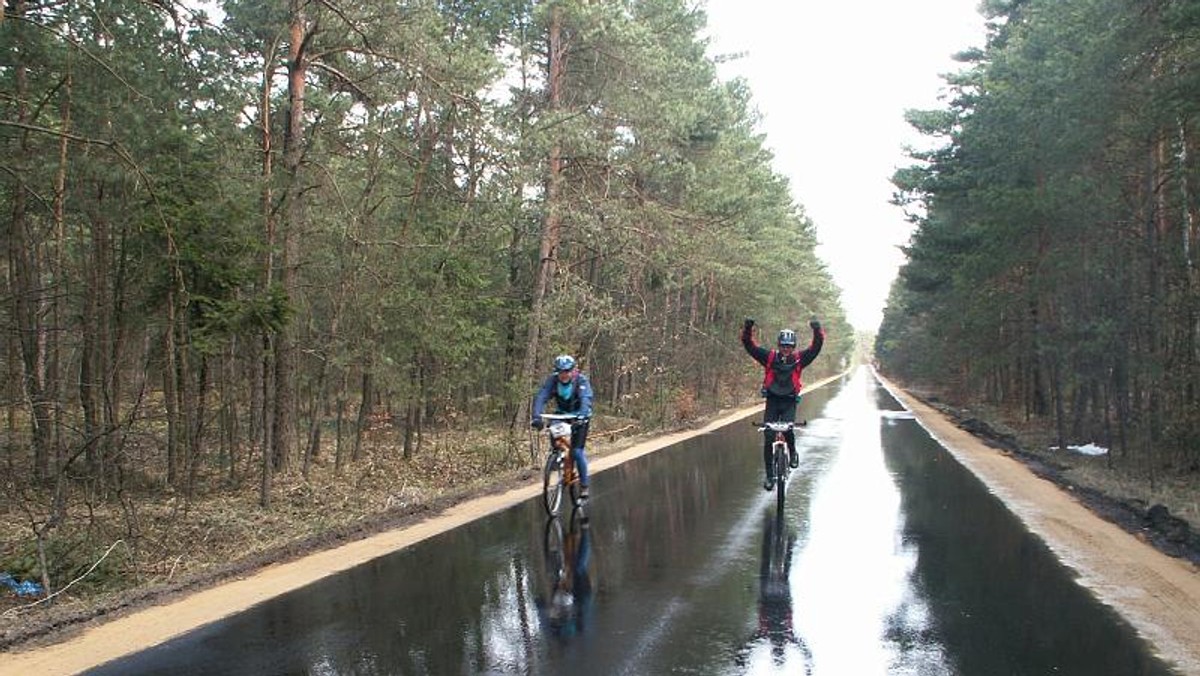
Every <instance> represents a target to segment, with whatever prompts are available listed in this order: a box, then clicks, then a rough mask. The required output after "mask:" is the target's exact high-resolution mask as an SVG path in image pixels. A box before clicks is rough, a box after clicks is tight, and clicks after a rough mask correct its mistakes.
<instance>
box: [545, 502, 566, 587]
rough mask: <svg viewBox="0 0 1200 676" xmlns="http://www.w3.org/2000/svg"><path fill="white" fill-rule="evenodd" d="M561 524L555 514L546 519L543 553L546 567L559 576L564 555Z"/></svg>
mask: <svg viewBox="0 0 1200 676" xmlns="http://www.w3.org/2000/svg"><path fill="white" fill-rule="evenodd" d="M564 541H565V538H564V537H563V525H562V522H561V521H559V519H558V517H557V516H552V517H550V518H549V519H547V520H546V536H545V541H544V545H545V549H544V551H545V554H546V568H547V569H549V571H550V572H551V574H553V575H555V576H556V577H557V576H561V575H562V572H563V564H564V562H565V560H566V559H565V556H564V553H563V542H564Z"/></svg>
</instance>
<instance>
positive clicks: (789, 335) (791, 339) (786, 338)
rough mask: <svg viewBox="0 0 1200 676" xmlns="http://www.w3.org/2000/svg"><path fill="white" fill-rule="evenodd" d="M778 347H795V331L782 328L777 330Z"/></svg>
mask: <svg viewBox="0 0 1200 676" xmlns="http://www.w3.org/2000/svg"><path fill="white" fill-rule="evenodd" d="M778 342H779V347H796V332H795V331H793V330H791V329H784V330H782V331H780V332H779V341H778Z"/></svg>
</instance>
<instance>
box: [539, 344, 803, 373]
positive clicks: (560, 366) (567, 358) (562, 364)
mask: <svg viewBox="0 0 1200 676" xmlns="http://www.w3.org/2000/svg"><path fill="white" fill-rule="evenodd" d="M792 343H793V344H795V340H793V341H792ZM554 370H555V371H558V372H559V373H561V372H563V371H574V370H575V357H572V356H571V355H569V354H560V355H558V356H557V357H555V358H554Z"/></svg>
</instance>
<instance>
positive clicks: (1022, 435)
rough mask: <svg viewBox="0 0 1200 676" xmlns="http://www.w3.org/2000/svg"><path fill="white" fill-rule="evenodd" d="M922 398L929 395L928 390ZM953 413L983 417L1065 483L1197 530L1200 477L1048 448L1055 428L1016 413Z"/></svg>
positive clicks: (983, 410)
mask: <svg viewBox="0 0 1200 676" xmlns="http://www.w3.org/2000/svg"><path fill="white" fill-rule="evenodd" d="M921 396H923V397H928V396H929V393H928V392H924V393H922V394H921ZM956 413H957V414H958V415H970V416H973V417H977V418H979V419H982V420H986V421H988V423H989V424H990V425H991V426H992V427H993V428H994V429H996V430H997V431H998V432H1001V433H1004V434H1009V435H1011V436H1012V437H1013V438H1014V439H1016V440H1017V442H1018V443H1019V445H1020V447H1021V449H1022V451H1023V452H1025V453H1027V454H1029V455H1031V456H1033V457H1035V458H1038V459H1039V460H1041V461H1043V462H1046V463H1048V464H1050V465H1053V466H1055V467H1057V468H1059V471H1060V472H1061V475H1062V478H1063V479H1065V480H1066V481H1067V482H1068V483H1071V484H1074V485H1075V486H1079V487H1083V488H1086V489H1090V490H1092V491H1095V492H1097V493H1100V494H1102V495H1105V496H1108V497H1110V498H1113V499H1115V500H1118V501H1120V502H1123V503H1127V504H1130V505H1136V506H1140V507H1141V508H1142V509H1143V510H1144V509H1145V508H1147V507H1149V506H1151V505H1156V504H1161V505H1164V506H1165V507H1166V508H1167V509H1168V510H1169V511H1170V512H1171V514H1172V515H1174V516H1177V517H1179V518H1181V519H1183V520H1185V521H1187V522H1188V523H1189V524H1190V525H1191V526H1192V528H1193V530H1195V529H1197V528H1200V477H1197V476H1195V475H1163V474H1160V475H1158V476H1154V477H1151V476H1150V475H1149V474H1148V473H1147V472H1145V471H1144V470H1141V469H1139V468H1131V467H1125V466H1121V465H1120V464H1118V463H1114V464H1115V466H1113V467H1110V466H1109V465H1110V459H1109V458H1106V457H1105V456H1090V455H1085V454H1081V453H1075V452H1071V451H1066V452H1063V451H1059V450H1053V449H1052V446H1056V445H1057V441H1056V433H1055V431H1054V429H1053V428H1052V427H1051V426H1050V425H1048V424H1046V423H1041V424H1039V423H1036V422H1029V421H1026V420H1025V419H1024V416H1022V415H1021V414H1020V413H1019V412H1014V411H1005V410H1003V409H999V408H996V407H991V406H982V405H974V406H972V407H971V408H970V409H958V410H957V411H956ZM1083 441H1087V440H1083Z"/></svg>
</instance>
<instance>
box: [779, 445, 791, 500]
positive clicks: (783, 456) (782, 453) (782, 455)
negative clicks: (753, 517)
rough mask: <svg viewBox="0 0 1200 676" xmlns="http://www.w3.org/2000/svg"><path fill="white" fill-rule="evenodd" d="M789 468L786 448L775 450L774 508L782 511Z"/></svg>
mask: <svg viewBox="0 0 1200 676" xmlns="http://www.w3.org/2000/svg"><path fill="white" fill-rule="evenodd" d="M790 469H791V468H790V467H789V466H788V450H787V446H786V445H785V446H784V447H783V450H780V449H779V448H778V447H776V448H775V508H776V509H777V510H778V511H783V502H784V495H786V494H787V475H788V471H789V470H790Z"/></svg>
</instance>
